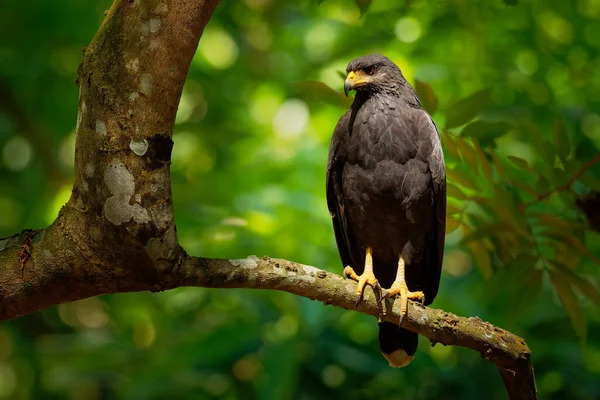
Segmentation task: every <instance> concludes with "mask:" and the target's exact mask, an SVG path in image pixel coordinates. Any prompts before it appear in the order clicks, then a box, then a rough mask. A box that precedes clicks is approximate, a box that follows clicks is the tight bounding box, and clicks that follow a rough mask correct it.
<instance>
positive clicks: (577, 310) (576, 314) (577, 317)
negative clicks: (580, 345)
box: [549, 270, 587, 336]
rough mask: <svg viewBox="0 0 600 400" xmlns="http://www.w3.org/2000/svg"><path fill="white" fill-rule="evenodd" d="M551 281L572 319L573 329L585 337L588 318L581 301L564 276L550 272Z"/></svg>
mask: <svg viewBox="0 0 600 400" xmlns="http://www.w3.org/2000/svg"><path fill="white" fill-rule="evenodd" d="M549 273H550V281H551V282H552V285H553V286H554V289H555V290H556V293H557V294H558V298H559V299H560V301H561V303H562V304H563V306H564V307H565V311H566V312H567V315H568V316H569V318H570V319H571V323H572V324H573V327H574V328H575V330H576V331H577V333H578V334H579V335H581V336H584V335H585V330H586V324H587V321H586V316H585V313H584V311H583V309H582V308H581V305H580V304H579V299H578V298H577V295H576V294H575V292H573V289H572V288H571V285H570V284H569V282H567V281H566V280H565V279H564V276H563V275H562V274H560V273H558V272H556V271H554V270H550V271H549Z"/></svg>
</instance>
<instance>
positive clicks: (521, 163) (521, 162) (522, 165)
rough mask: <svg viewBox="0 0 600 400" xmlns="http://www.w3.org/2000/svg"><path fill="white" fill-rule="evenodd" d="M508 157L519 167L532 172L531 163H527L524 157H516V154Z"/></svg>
mask: <svg viewBox="0 0 600 400" xmlns="http://www.w3.org/2000/svg"><path fill="white" fill-rule="evenodd" d="M507 158H508V159H509V160H510V161H511V162H512V163H513V164H515V165H516V166H517V167H519V168H521V169H523V170H525V171H529V172H531V171H532V169H531V167H530V166H529V164H527V161H525V160H523V159H522V158H519V157H515V156H507Z"/></svg>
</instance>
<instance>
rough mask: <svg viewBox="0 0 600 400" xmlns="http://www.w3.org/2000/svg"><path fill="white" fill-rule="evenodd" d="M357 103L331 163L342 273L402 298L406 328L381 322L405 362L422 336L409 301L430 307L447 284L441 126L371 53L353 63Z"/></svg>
mask: <svg viewBox="0 0 600 400" xmlns="http://www.w3.org/2000/svg"><path fill="white" fill-rule="evenodd" d="M346 73H347V77H346V82H345V84H344V91H345V93H346V95H348V92H349V91H350V90H355V91H356V96H355V98H354V102H353V103H352V106H351V107H350V110H348V111H347V112H346V113H345V114H344V115H343V116H342V117H341V118H340V120H339V122H338V124H337V126H336V127H335V130H334V132H333V136H332V138H331V146H330V149H329V160H328V163H327V204H328V207H329V211H330V213H331V217H332V220H333V227H334V231H335V238H336V242H337V246H338V251H339V254H340V257H341V259H342V262H343V264H344V266H346V268H345V269H344V274H345V275H346V276H348V277H350V278H351V279H353V280H356V281H357V282H358V287H357V289H356V294H357V303H356V304H357V306H358V304H359V302H360V301H361V299H362V295H363V291H364V289H365V286H366V285H369V286H371V287H373V289H374V290H375V291H376V295H379V298H380V299H385V298H388V297H392V296H394V295H399V296H400V297H401V318H400V321H399V322H398V325H396V324H393V323H390V322H380V323H379V345H380V348H381V352H382V353H383V355H384V356H385V357H386V358H387V360H388V361H389V364H390V365H391V366H393V367H396V368H399V367H403V366H405V365H407V364H408V363H409V362H410V361H411V360H412V359H413V357H414V354H415V352H416V350H417V343H418V336H417V334H416V333H414V332H411V331H409V330H406V329H404V328H401V327H400V326H399V325H401V324H402V318H403V317H404V316H405V315H406V313H407V310H408V308H407V306H408V299H411V300H417V301H421V302H422V303H424V304H425V305H428V304H430V303H431V302H432V301H433V299H434V298H435V296H436V294H437V291H438V286H439V282H440V274H441V267H442V258H443V253H444V236H445V229H446V171H445V166H444V154H443V152H442V146H441V143H440V138H439V134H438V131H437V128H436V126H435V124H434V122H433V120H432V119H431V117H430V116H429V114H428V113H427V112H426V111H425V110H424V109H423V107H422V106H421V102H420V101H419V98H418V97H417V94H416V92H415V90H414V89H413V88H412V86H411V85H410V84H409V83H408V82H407V81H406V79H405V78H404V76H403V75H402V72H401V71H400V68H398V66H396V64H394V63H393V62H392V61H391V60H390V59H388V58H387V57H384V56H382V55H376V54H374V55H367V56H364V57H360V58H357V59H355V60H353V61H351V62H350V63H349V64H348V67H347V68H346Z"/></svg>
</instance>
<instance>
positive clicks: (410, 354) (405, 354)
mask: <svg viewBox="0 0 600 400" xmlns="http://www.w3.org/2000/svg"><path fill="white" fill-rule="evenodd" d="M418 344H419V336H418V335H417V334H416V333H414V332H411V331H409V330H408V329H404V328H400V327H399V326H398V325H395V324H392V323H391V322H381V323H379V348H380V349H381V352H382V353H383V356H384V357H385V358H387V360H388V362H389V363H390V367H394V368H402V367H405V366H407V365H408V363H410V362H411V361H412V359H413V358H414V356H415V352H416V351H417V345H418Z"/></svg>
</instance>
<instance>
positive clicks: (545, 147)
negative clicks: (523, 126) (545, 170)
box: [525, 124, 556, 168]
mask: <svg viewBox="0 0 600 400" xmlns="http://www.w3.org/2000/svg"><path fill="white" fill-rule="evenodd" d="M525 134H526V135H527V134H529V135H530V136H531V139H532V141H533V144H534V145H535V149H536V150H537V151H538V153H539V155H540V156H542V159H544V161H546V162H547V163H548V165H550V167H551V168H553V167H554V160H555V156H556V154H555V151H554V146H552V144H550V142H548V141H546V140H544V137H543V136H542V134H541V133H540V131H539V129H538V128H537V127H536V126H535V125H533V124H531V125H530V132H525Z"/></svg>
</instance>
